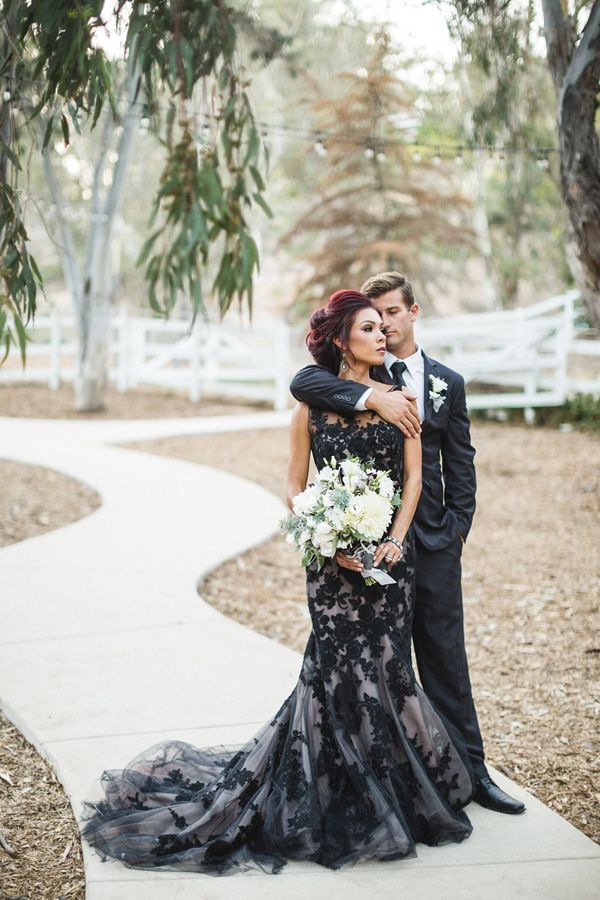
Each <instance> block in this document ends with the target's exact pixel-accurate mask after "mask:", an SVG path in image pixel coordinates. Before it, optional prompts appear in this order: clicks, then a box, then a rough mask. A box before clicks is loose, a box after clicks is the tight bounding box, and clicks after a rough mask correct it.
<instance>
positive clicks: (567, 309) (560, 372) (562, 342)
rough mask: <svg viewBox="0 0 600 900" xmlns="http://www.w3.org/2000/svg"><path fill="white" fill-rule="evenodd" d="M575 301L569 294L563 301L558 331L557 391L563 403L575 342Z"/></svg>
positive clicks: (565, 397) (565, 396)
mask: <svg viewBox="0 0 600 900" xmlns="http://www.w3.org/2000/svg"><path fill="white" fill-rule="evenodd" d="M574 316H575V300H574V298H573V297H572V296H570V295H569V294H567V295H566V296H565V298H564V301H563V316H562V328H561V327H560V326H559V327H558V328H557V329H556V360H557V366H556V389H557V391H559V393H560V398H561V402H562V403H564V402H565V400H566V399H567V385H568V381H567V367H568V360H569V348H570V346H571V341H572V340H573V330H574V322H573V319H574Z"/></svg>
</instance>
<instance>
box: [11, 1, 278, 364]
mask: <svg viewBox="0 0 600 900" xmlns="http://www.w3.org/2000/svg"><path fill="white" fill-rule="evenodd" d="M103 6H104V3H103V0H90V2H86V3H85V4H81V5H80V4H73V3H72V2H71V0H37V2H36V3H29V4H28V3H25V2H23V0H8V2H7V3H5V4H4V7H5V12H6V16H5V20H4V23H3V25H2V29H3V30H2V37H3V44H2V47H1V48H0V49H1V51H2V56H1V58H0V84H1V86H4V85H5V84H8V80H7V79H8V78H9V77H10V84H11V94H10V100H9V101H7V102H6V103H4V105H3V107H2V110H4V106H10V109H9V110H8V111H7V112H6V115H8V116H9V117H10V118H11V121H12V120H13V119H14V116H15V115H16V114H17V113H18V112H22V111H23V110H24V109H25V110H26V112H27V117H26V124H28V123H30V122H32V120H34V119H35V118H36V117H37V116H39V115H40V114H42V113H43V115H44V117H45V119H46V120H47V127H46V130H45V134H44V137H43V141H42V146H43V148H45V147H47V146H48V145H49V143H50V142H51V139H52V136H53V135H54V133H55V132H58V133H59V134H60V135H61V137H62V140H63V141H64V143H65V145H67V144H68V143H69V137H70V129H71V128H75V129H76V130H79V128H80V120H81V119H82V117H86V118H87V119H88V120H89V121H90V123H91V125H92V127H93V126H94V125H95V124H96V122H97V120H98V117H99V116H100V113H101V112H102V109H103V108H104V106H105V104H106V103H108V104H109V105H110V108H111V112H112V114H113V115H114V116H115V117H116V118H118V111H117V103H116V98H115V95H114V91H113V83H112V71H111V63H110V62H109V61H108V60H107V58H106V57H105V55H104V52H103V51H102V50H101V49H100V48H99V47H98V46H96V42H95V32H96V31H97V30H99V29H103V28H104V27H105V23H104V22H103V21H102V18H101V14H102V8H103ZM249 21H250V19H249V18H248V17H247V16H245V15H244V14H241V13H239V12H237V11H235V10H234V9H233V7H231V6H229V5H228V4H227V3H225V2H222V0H171V2H169V3H167V2H165V0H148V2H141V0H133V2H131V0H117V3H116V5H115V8H114V12H113V22H112V24H113V27H114V28H116V30H117V31H119V30H120V31H121V32H123V31H124V30H126V38H125V56H126V57H128V58H129V61H130V62H133V64H134V65H135V67H136V69H137V71H139V73H140V90H141V91H142V92H143V93H144V100H145V103H146V105H147V108H148V109H158V104H157V100H158V98H159V97H160V98H161V102H162V103H163V104H164V99H165V96H166V97H167V99H168V104H167V105H168V109H169V112H168V113H167V115H166V116H165V118H164V121H163V122H160V121H159V122H158V128H159V132H160V138H161V140H162V142H163V144H164V146H165V147H166V150H167V159H166V162H165V166H164V170H163V172H162V174H161V176H160V181H159V187H158V190H157V193H156V197H155V202H154V206H153V213H152V219H151V227H152V229H153V230H152V233H151V235H150V237H149V238H148V240H147V241H146V243H145V245H144V247H143V249H142V252H141V254H140V257H139V262H140V264H141V265H144V266H145V267H146V277H147V280H148V287H149V302H150V305H151V307H152V309H153V310H154V311H155V312H156V313H157V314H160V315H169V313H170V312H171V310H172V309H173V307H174V306H175V303H176V302H177V299H178V298H179V297H180V296H181V294H182V293H186V294H187V295H188V296H189V298H190V299H191V301H192V304H193V311H194V316H195V315H197V313H198V312H199V311H201V310H203V309H204V308H205V302H204V296H205V294H206V293H209V292H210V291H211V290H212V291H213V292H214V294H215V295H216V299H217V302H218V307H219V310H220V312H221V314H224V313H225V312H226V311H227V310H228V309H229V307H230V305H231V303H232V301H233V300H234V299H235V298H237V300H238V301H239V303H240V304H242V303H243V302H244V300H246V301H247V303H248V305H249V307H250V308H251V306H252V279H253V275H254V273H255V272H256V270H257V269H258V264H259V260H258V250H257V247H256V243H255V241H254V240H253V238H252V235H251V230H250V225H249V215H250V213H251V210H252V209H253V208H254V207H255V206H258V207H260V208H261V210H262V211H264V213H265V214H267V215H270V214H271V212H270V209H269V207H268V205H267V203H266V201H265V200H264V197H263V193H264V190H265V183H264V178H263V174H262V172H261V168H263V169H264V165H265V163H266V154H265V153H264V151H263V149H262V144H261V139H260V135H259V132H258V129H257V126H256V122H255V120H254V116H253V112H252V108H251V105H250V102H249V99H248V95H247V93H246V88H247V82H246V81H245V80H244V76H243V72H242V70H241V67H240V63H239V47H238V43H239V41H238V38H239V32H240V30H242V29H243V30H244V31H245V32H246V34H248V33H249V32H248V23H249ZM262 35H263V29H261V27H260V26H259V25H257V24H256V23H254V24H253V30H252V33H251V38H252V40H253V41H256V42H259V41H260V39H261V36H262ZM286 43H287V39H286V38H283V37H282V36H281V35H278V33H276V32H273V31H272V30H271V31H270V32H269V34H268V41H267V43H266V45H265V46H266V47H267V48H268V49H267V51H265V52H264V53H260V54H259V56H260V58H264V60H265V62H266V61H269V60H270V59H271V58H273V56H274V55H276V53H278V52H279V51H280V50H281V49H282V48H283V47H284V46H285V45H286ZM32 84H35V85H36V90H37V94H36V96H35V99H34V100H33V101H31V100H28V101H27V103H25V102H23V103H21V104H20V105H19V104H16V105H15V106H14V107H13V103H14V95H15V94H16V95H17V96H23V97H24V96H25V94H26V93H29V94H31V93H32V92H31V85H32ZM199 87H202V88H203V89H204V90H205V92H206V93H209V94H210V96H211V98H212V106H211V112H210V132H211V143H210V145H209V144H207V143H206V140H205V139H204V138H203V137H202V138H201V137H200V136H199V135H201V134H203V131H202V128H201V126H200V125H198V123H197V120H196V119H195V118H194V114H193V111H192V109H191V100H192V96H193V95H194V92H195V91H196V89H197V88H199ZM5 93H6V92H5ZM156 118H157V117H156ZM2 121H3V120H2V116H0V166H2V175H3V177H2V178H0V194H1V196H0V202H1V209H0V276H1V282H2V289H1V293H0V309H1V310H2V317H1V318H0V341H2V343H3V346H4V348H5V350H6V351H7V352H8V350H9V348H10V346H11V344H12V343H16V344H18V346H19V348H20V351H21V355H22V357H23V359H24V358H25V349H26V340H27V338H26V327H25V326H26V325H27V323H28V322H29V321H31V319H32V318H33V316H34V314H35V308H36V289H37V286H38V285H39V284H40V281H41V279H40V275H39V272H38V270H37V266H36V265H35V261H34V260H33V259H32V257H31V256H30V255H29V254H28V249H27V242H28V237H27V232H26V230H25V227H24V225H23V217H22V209H21V206H20V203H19V191H18V187H17V183H16V182H17V177H18V173H19V157H20V154H21V153H22V152H23V151H22V149H20V148H19V146H18V144H17V142H16V139H15V133H14V129H11V128H8V129H7V128H2V127H1V126H2ZM157 121H158V119H157ZM8 167H10V170H11V171H10V175H11V179H12V183H11V179H9V178H7V177H6V172H7V170H8ZM213 255H214V256H216V259H215V260H212V258H211V257H212V256H213ZM209 264H210V265H211V269H214V270H216V273H217V274H216V276H215V277H214V281H213V283H212V285H210V284H209V285H208V286H207V285H206V280H207V277H208V267H209Z"/></svg>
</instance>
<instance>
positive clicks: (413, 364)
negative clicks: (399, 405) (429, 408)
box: [354, 346, 425, 420]
mask: <svg viewBox="0 0 600 900" xmlns="http://www.w3.org/2000/svg"><path fill="white" fill-rule="evenodd" d="M399 358H400V357H398V356H394V354H393V353H388V352H387V351H386V354H385V357H384V359H383V364H384V366H385V367H386V369H387V370H388V373H389V376H390V378H392V380H393V377H394V376H393V375H392V366H393V364H394V363H395V362H397V361H398V359H399ZM402 362H403V363H404V364H405V365H406V369H405V370H404V372H403V373H402V375H403V378H404V382H405V384H406V387H407V388H409V389H410V390H411V391H412V392H413V394H414V395H415V396H416V398H417V409H418V410H419V417H420V419H421V420H423V419H424V418H425V361H424V359H423V354H422V352H421V348H420V347H418V346H417V349H416V350H415V352H414V353H411V355H410V356H407V357H405V358H404V359H403V360H402ZM372 390H373V388H367V390H366V391H365V392H364V394H362V395H361V397H359V399H358V401H357V403H356V404H355V407H354V408H355V409H356V410H357V411H359V412H362V411H364V410H365V409H366V408H367V407H366V406H365V403H366V401H367V399H368V398H369V395H370V393H371V391H372Z"/></svg>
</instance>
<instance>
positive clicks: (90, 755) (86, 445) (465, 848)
mask: <svg viewBox="0 0 600 900" xmlns="http://www.w3.org/2000/svg"><path fill="white" fill-rule="evenodd" d="M287 421H289V413H283V414H282V413H259V414H256V415H244V416H222V417H210V418H206V419H191V420H190V419H178V420H157V421H147V420H146V421H143V420H141V421H140V420H138V421H133V422H121V421H119V422H111V421H107V422H94V423H83V422H75V423H74V422H70V421H65V422H61V421H49V420H31V419H28V420H19V419H0V455H1V456H5V457H9V458H11V459H15V460H19V461H21V462H28V463H33V464H37V465H45V466H48V467H50V468H55V469H58V470H59V471H62V472H65V473H66V474H68V475H70V476H72V477H74V478H78V479H79V480H81V481H84V482H86V483H87V484H89V485H90V486H91V487H93V488H95V489H96V490H97V491H98V492H99V493H100V495H101V497H102V501H103V502H102V506H101V507H100V508H99V509H98V510H97V511H95V512H94V513H92V514H91V515H89V516H88V517H86V518H84V519H81V520H79V521H78V522H75V523H71V524H70V525H67V526H65V527H63V528H60V529H58V530H56V531H53V532H50V533H47V534H44V535H41V536H38V537H34V538H31V539H29V540H26V541H23V542H21V543H18V544H13V545H10V546H8V547H6V548H3V549H2V550H0V584H1V589H0V591H1V593H0V699H1V702H2V707H3V710H4V711H5V713H6V714H7V715H8V717H9V718H10V719H12V721H14V722H15V724H17V725H18V726H19V727H20V728H21V729H22V731H23V732H24V734H25V735H26V737H28V739H29V740H31V741H32V743H33V744H34V745H35V746H36V747H37V748H38V749H39V750H40V751H41V752H42V753H43V755H44V756H46V757H47V758H48V759H50V761H51V762H52V763H53V765H54V766H55V768H56V771H57V775H58V777H59V778H60V780H61V781H62V783H63V785H64V786H65V789H66V791H67V793H68V795H69V797H70V800H71V803H72V804H73V808H74V810H75V813H76V815H78V813H79V810H80V808H81V803H82V802H83V800H84V799H85V798H86V796H88V795H89V794H90V791H91V786H92V784H93V782H94V780H95V779H97V778H98V777H99V776H100V774H101V772H102V771H103V769H106V768H113V767H115V768H118V767H120V766H122V765H123V764H124V763H126V762H127V761H128V760H129V759H131V758H132V757H133V756H134V755H136V754H137V753H138V752H140V751H141V750H142V749H144V747H149V746H151V745H152V744H153V743H156V742H157V741H159V740H163V739H166V738H177V739H180V740H187V741H190V742H192V743H195V744H197V745H200V746H203V745H211V744H221V743H224V744H238V743H241V742H243V741H245V740H247V739H248V738H250V737H251V736H252V734H253V733H254V732H255V731H256V730H257V729H258V728H259V727H260V725H262V723H263V722H264V721H266V720H267V719H268V717H269V716H270V715H272V713H273V712H274V711H275V710H276V709H278V708H279V706H280V704H281V702H282V700H283V699H284V698H285V696H287V694H288V693H289V691H290V690H291V689H292V688H293V686H294V684H295V682H296V679H297V675H298V669H299V655H298V654H296V653H294V652H293V651H291V650H289V649H287V648H285V647H283V646H282V645H280V644H277V643H276V642H275V641H272V640H270V639H268V638H265V637H263V636H261V635H259V634H257V633H255V632H253V631H251V630H249V629H247V628H244V627H243V626H241V625H239V624H237V623H235V622H233V621H231V620H230V619H227V618H225V617H224V616H222V615H221V614H220V613H218V612H217V611H216V610H215V609H213V608H212V607H210V606H209V605H208V604H206V603H205V602H204V601H203V600H202V599H201V598H199V597H198V594H197V592H196V585H197V582H198V579H199V578H200V577H201V576H202V575H203V574H205V573H206V572H207V571H208V570H209V569H212V568H214V567H215V566H216V565H218V564H219V563H220V562H222V561H223V560H225V559H226V558H228V557H231V556H233V555H235V554H238V553H242V552H244V551H245V550H247V549H248V548H249V547H251V546H253V545H255V544H257V543H259V542H260V541H262V540H265V539H266V538H268V537H269V536H270V535H271V534H273V532H274V531H275V529H276V526H277V521H278V520H279V518H280V517H281V515H282V512H283V506H282V504H281V503H280V501H279V500H277V498H275V497H274V496H273V495H271V494H270V493H268V492H267V491H265V490H264V489H262V488H260V487H258V486H257V485H256V484H254V483H253V482H249V481H246V480H245V479H241V478H238V477H236V476H234V475H230V474H227V473H225V472H222V471H217V470H215V469H211V468H208V467H206V466H200V465H197V464H193V463H186V462H182V461H179V460H173V459H165V458H161V457H158V456H155V455H151V454H144V453H141V452H138V451H133V450H129V449H123V448H119V447H115V446H111V444H113V443H115V442H117V441H118V442H125V441H133V440H143V439H145V438H157V437H163V436H167V435H176V434H202V433H215V432H217V431H230V432H235V431H239V430H247V429H252V428H268V427H280V426H282V425H285V424H286V423H287ZM497 780H498V781H499V783H500V784H502V785H503V786H505V787H506V788H507V789H508V790H510V791H511V792H513V793H514V794H515V795H517V796H519V797H521V798H523V799H524V800H525V802H526V803H527V805H528V811H527V813H526V814H525V815H523V816H518V817H514V818H513V817H508V816H500V815H497V814H494V813H490V812H488V811H487V810H484V809H482V808H481V807H478V806H475V805H473V804H472V805H471V806H470V807H469V809H468V812H469V815H470V817H471V819H472V821H473V825H474V832H473V835H472V836H471V838H470V839H469V840H468V841H466V842H465V843H464V844H461V845H449V846H444V847H438V848H428V847H423V846H420V847H419V856H418V858H417V859H414V860H407V861H402V862H394V863H391V862H390V863H386V864H377V863H373V864H366V865H362V866H357V867H355V868H353V869H350V870H342V871H340V872H335V873H333V872H328V871H326V870H322V869H320V868H319V867H317V866H314V865H310V864H289V865H288V866H287V867H286V868H285V869H284V871H283V873H282V874H281V875H279V876H277V877H273V876H265V875H262V874H260V873H256V872H251V873H247V874H243V875H239V876H236V877H235V878H226V879H214V878H208V877H204V876H199V875H189V874H177V873H173V872H165V873H160V872H138V871H132V870H129V869H125V868H124V867H122V866H121V865H119V864H118V863H115V862H112V861H110V862H107V863H101V862H100V861H99V859H98V858H97V857H96V856H95V855H94V854H92V853H90V852H88V851H87V848H84V857H85V866H86V883H87V897H88V900H125V898H126V900H136V898H142V897H143V898H144V900H171V898H173V900H188V898H192V897H194V898H197V897H198V896H203V897H206V898H207V900H208V898H210V900H213V898H214V900H220V898H227V900H234V898H238V897H239V898H244V900H253V898H254V897H256V898H258V897H260V898H265V900H270V898H273V900H275V898H280V897H281V896H283V895H285V896H286V900H309V898H312V895H313V893H314V892H315V891H318V892H320V893H321V894H322V895H323V896H324V897H325V898H327V900H338V898H339V900H354V898H357V900H358V898H359V897H360V900H364V896H365V894H368V893H372V892H373V891H376V895H377V897H378V898H382V900H387V898H392V897H393V898H394V900H396V898H397V897H398V896H399V895H404V896H410V897H411V900H420V898H424V900H425V898H427V900H430V898H431V897H432V896H443V895H448V896H451V897H453V898H456V900H480V898H481V897H486V898H490V900H496V898H497V900H506V898H507V897H513V896H517V895H518V896H519V897H520V898H523V900H537V898H539V900H563V898H564V897H565V896H572V897H576V898H577V900H592V898H594V900H596V898H599V897H600V890H599V889H598V885H600V848H599V847H597V846H596V845H595V844H594V843H593V842H592V841H590V840H589V839H588V838H586V837H585V836H584V835H583V834H581V832H579V831H577V829H575V828H573V827H572V826H571V825H569V824H568V823H567V822H566V821H565V820H564V819H562V818H561V817H560V816H558V815H557V814H556V813H554V812H552V811H551V810H549V809H548V808H547V807H545V806H544V805H543V804H541V803H540V802H539V801H537V800H536V799H535V798H534V797H532V796H531V795H529V794H527V793H526V792H525V791H523V790H522V789H521V788H519V787H518V786H517V785H515V784H513V783H511V782H510V781H509V780H508V779H506V778H504V777H503V776H502V775H500V774H499V773H497Z"/></svg>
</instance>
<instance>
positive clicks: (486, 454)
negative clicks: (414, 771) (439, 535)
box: [136, 424, 600, 841]
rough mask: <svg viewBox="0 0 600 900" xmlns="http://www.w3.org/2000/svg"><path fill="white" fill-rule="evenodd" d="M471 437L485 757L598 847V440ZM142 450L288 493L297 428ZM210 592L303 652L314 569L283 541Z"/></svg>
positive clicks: (473, 659) (211, 585)
mask: <svg viewBox="0 0 600 900" xmlns="http://www.w3.org/2000/svg"><path fill="white" fill-rule="evenodd" d="M473 440H474V444H475V446H476V447H477V458H476V463H477V471H478V478H479V492H478V501H479V505H478V512H477V514H476V518H475V523H474V527H473V531H472V533H471V536H470V537H469V540H468V542H467V545H466V547H465V552H464V556H463V584H464V601H465V620H466V639H467V647H468V651H469V660H470V666H471V677H472V682H473V690H474V694H475V698H476V701H477V709H478V714H479V718H480V723H481V727H482V732H483V735H484V741H485V747H486V752H487V756H488V759H489V761H490V762H491V763H492V764H493V765H495V766H496V767H497V768H499V769H500V770H501V771H503V772H505V773H506V774H507V775H509V776H510V777H512V778H514V779H515V780H516V781H518V782H519V783H520V784H522V785H523V786H524V787H526V788H527V789H528V790H530V791H531V792H532V793H534V794H535V795H536V796H537V797H539V798H540V799H541V800H543V801H544V802H545V803H547V804H548V805H549V806H550V807H552V808H553V809H555V810H556V811H557V812H559V813H560V814H561V815H563V816H565V817H566V818H567V819H568V820H569V821H570V822H572V823H573V825H575V826H576V827H577V828H579V829H581V830H582V831H584V832H585V833H586V834H588V835H589V836H590V837H592V838H593V839H594V840H596V841H600V812H599V810H600V806H599V801H600V793H599V792H598V783H599V782H598V774H599V768H600V765H599V759H600V755H599V750H600V742H599V740H598V728H597V715H598V711H599V708H600V702H599V701H600V691H599V688H600V683H599V677H598V670H599V666H598V662H599V658H600V637H599V634H600V631H599V628H598V626H599V624H600V622H599V614H598V586H599V584H600V571H599V568H600V558H599V549H598V540H597V523H598V509H599V500H600V471H599V466H598V461H599V458H600V453H599V450H600V444H599V442H598V440H597V439H594V438H592V437H590V436H589V435H585V434H580V433H577V432H573V433H568V434H566V433H560V432H558V431H552V430H550V429H535V428H532V429H529V428H525V427H513V426H506V425H504V426H503V425H490V424H477V425H476V426H475V427H474V429H473ZM136 446H137V447H138V448H139V449H145V450H149V451H151V452H154V453H159V454H164V455H173V456H177V457H180V458H182V459H186V460H190V461H195V462H199V463H204V464H208V465H213V466H217V467H219V468H223V469H226V470H227V471H231V472H234V473H235V474H238V475H243V476H245V477H246V478H253V479H254V480H256V481H257V482H258V483H259V484H261V485H263V486H264V487H266V488H268V489H269V490H272V491H273V492H275V493H277V494H279V496H283V485H284V479H285V470H286V458H287V434H286V431H285V430H276V431H268V430H264V431H256V432H245V433H242V432H240V433H238V434H237V435H236V436H235V440H234V439H233V436H232V435H231V434H228V435H224V436H221V435H210V436H195V437H185V438H168V439H161V440H157V441H150V442H144V443H141V444H137V445H136ZM235 527H238V528H244V527H251V523H246V522H244V521H243V520H242V521H239V522H236V523H235ZM201 593H202V595H203V596H204V597H205V598H206V599H207V600H208V602H210V603H212V604H213V605H214V606H216V607H217V608H218V609H220V610H221V611H222V612H223V613H225V614H226V615H230V616H232V617H233V618H235V619H237V620H238V621H240V622H242V623H243V624H245V625H248V626H250V627H251V628H255V629H257V630H259V631H261V632H263V633H264V634H267V635H269V636H271V637H273V638H275V639H276V640H279V641H281V642H282V643H285V644H287V645H289V646H291V647H293V648H294V649H296V650H300V651H302V650H303V649H304V645H305V642H306V638H307V636H308V632H309V628H310V623H309V619H308V614H307V611H306V605H305V592H304V577H303V570H302V569H301V568H300V566H299V564H298V557H297V556H295V555H294V554H293V553H292V552H291V551H290V548H289V547H288V546H287V545H286V544H285V543H284V541H283V539H282V538H280V537H275V538H273V539H272V540H270V541H268V542H266V543H265V544H263V545H262V546H260V547H257V548H255V549H253V550H251V551H250V552H248V553H246V554H244V555H243V556H241V557H238V558H235V559H233V560H230V561H229V562H227V563H225V564H224V565H223V566H221V567H220V568H218V569H217V570H216V571H215V572H213V573H212V574H211V575H209V577H208V578H207V579H206V580H205V582H204V584H203V585H202V586H201Z"/></svg>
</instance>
